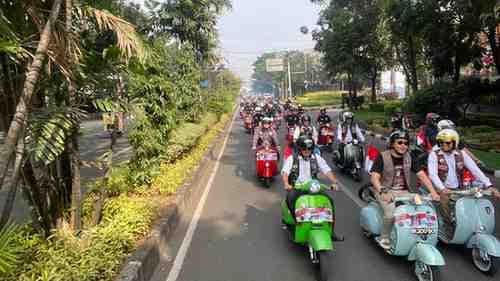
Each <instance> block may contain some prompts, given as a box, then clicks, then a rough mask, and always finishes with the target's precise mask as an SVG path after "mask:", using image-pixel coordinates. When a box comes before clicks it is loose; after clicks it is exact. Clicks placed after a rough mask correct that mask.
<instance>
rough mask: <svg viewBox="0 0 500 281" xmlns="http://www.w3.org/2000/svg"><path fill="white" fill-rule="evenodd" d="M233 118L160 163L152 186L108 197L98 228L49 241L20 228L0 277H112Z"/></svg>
mask: <svg viewBox="0 0 500 281" xmlns="http://www.w3.org/2000/svg"><path fill="white" fill-rule="evenodd" d="M229 118H230V117H229V115H228V114H226V115H223V116H222V117H221V119H220V121H219V122H218V123H217V124H216V125H215V126H214V127H213V128H212V129H210V130H209V131H208V132H207V133H206V134H204V135H202V136H201V137H200V138H199V141H198V142H197V144H196V145H195V146H194V147H193V148H192V149H191V150H190V151H189V153H186V154H185V155H184V156H183V157H182V158H180V159H179V160H177V161H175V162H174V163H164V164H162V165H161V167H160V174H159V175H158V176H157V177H156V178H154V179H153V181H152V185H151V188H142V189H141V188H139V189H138V190H137V191H136V192H135V193H133V194H130V193H129V194H126V193H123V194H121V195H119V196H116V197H112V198H110V199H109V200H108V201H107V202H106V204H105V207H104V212H103V220H102V221H103V222H102V223H101V224H99V225H98V226H95V227H89V228H87V229H85V230H83V231H82V233H80V235H79V236H75V235H73V234H72V233H71V232H70V231H65V229H64V228H62V229H59V230H58V231H56V232H54V234H53V236H52V237H51V238H50V239H48V240H45V239H44V238H43V237H42V236H40V235H39V234H36V233H34V232H33V231H32V229H30V228H28V227H27V226H26V227H25V228H24V229H23V230H21V231H19V232H17V234H16V235H15V236H14V238H13V239H11V241H10V242H9V243H10V244H11V247H10V248H11V249H15V251H16V252H17V253H16V255H17V257H18V259H17V263H16V264H15V267H14V268H13V269H12V270H10V271H9V272H7V273H0V279H1V280H5V281H14V280H20V281H35V280H64V281H94V280H95V281H97V280H100V281H106V280H112V279H113V277H114V276H115V275H116V273H117V271H118V270H119V268H120V265H121V263H122V261H123V259H124V258H125V257H126V256H127V255H128V254H130V253H131V252H132V251H133V250H134V248H135V247H136V245H137V242H138V241H139V240H140V239H141V238H143V237H144V236H145V235H146V233H147V232H148V231H149V229H150V227H151V224H152V222H153V220H154V218H155V215H156V214H157V211H158V210H159V208H160V205H161V203H162V202H163V200H164V199H165V197H166V196H168V195H169V194H172V193H174V192H175V191H176V189H177V187H179V186H180V185H181V184H182V182H184V181H185V180H186V178H187V176H189V174H190V171H192V170H193V169H194V168H195V167H196V166H197V164H198V162H199V161H200V160H201V158H202V157H203V155H204V153H205V152H206V151H207V149H208V147H209V145H210V144H211V143H212V142H213V140H214V139H215V138H216V137H217V135H218V133H219V132H220V131H222V130H223V128H224V126H225V124H226V123H227V121H228V120H229ZM126 176H127V175H126V174H121V175H119V176H118V177H126ZM115 177H116V176H115ZM116 181H117V182H120V180H116Z"/></svg>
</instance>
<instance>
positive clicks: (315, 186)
mask: <svg viewBox="0 0 500 281" xmlns="http://www.w3.org/2000/svg"><path fill="white" fill-rule="evenodd" d="M309 190H310V191H311V192H312V193H317V192H319V191H320V190H321V185H320V184H319V182H317V181H313V182H312V183H311V188H310V189H309Z"/></svg>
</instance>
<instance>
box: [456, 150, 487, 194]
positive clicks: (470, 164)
mask: <svg viewBox="0 0 500 281" xmlns="http://www.w3.org/2000/svg"><path fill="white" fill-rule="evenodd" d="M462 155H463V157H464V164H465V167H466V168H467V169H468V170H469V171H470V172H471V173H472V174H473V175H474V177H476V178H477V179H478V180H480V181H481V183H483V184H484V186H485V187H490V186H492V184H491V181H490V179H489V178H488V177H487V176H485V175H484V173H483V172H482V171H481V169H479V167H478V166H477V164H476V162H474V160H472V158H471V157H470V156H469V155H468V154H467V153H463V152H462Z"/></svg>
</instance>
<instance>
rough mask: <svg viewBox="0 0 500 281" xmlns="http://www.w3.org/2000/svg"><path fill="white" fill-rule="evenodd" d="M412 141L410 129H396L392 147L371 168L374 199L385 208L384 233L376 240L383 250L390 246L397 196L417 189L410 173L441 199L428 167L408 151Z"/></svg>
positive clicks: (434, 197) (390, 139)
mask: <svg viewBox="0 0 500 281" xmlns="http://www.w3.org/2000/svg"><path fill="white" fill-rule="evenodd" d="M409 142H410V136H409V133H408V131H406V130H398V131H395V132H393V133H392V134H391V135H390V136H389V150H386V151H384V152H382V153H381V154H380V155H378V157H377V158H376V159H375V161H374V163H373V166H372V168H371V171H370V172H371V173H370V177H371V183H372V185H373V188H374V189H375V198H376V199H377V201H378V202H379V204H380V206H381V207H382V209H383V211H384V218H383V227H382V232H381V234H380V236H379V237H377V241H378V242H379V244H380V246H381V247H382V248H384V249H389V248H390V233H391V230H392V225H393V223H394V209H395V208H396V206H395V203H394V200H393V199H394V197H395V196H405V195H410V194H411V193H410V192H416V190H413V188H411V186H410V184H411V183H410V174H411V172H413V173H415V174H416V175H417V178H418V179H419V180H421V181H422V183H423V184H424V186H425V187H426V188H427V190H428V191H429V192H430V194H431V196H432V198H433V200H439V194H438V193H437V192H436V190H435V189H434V187H433V186H432V183H431V181H430V180H429V178H428V177H427V175H426V173H425V171H424V168H425V167H424V166H422V165H421V164H420V163H419V162H418V161H415V160H414V159H412V157H411V155H410V153H409V151H408V146H409ZM410 188H411V189H410Z"/></svg>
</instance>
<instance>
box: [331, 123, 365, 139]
mask: <svg viewBox="0 0 500 281" xmlns="http://www.w3.org/2000/svg"><path fill="white" fill-rule="evenodd" d="M354 129H355V130H356V135H357V138H358V140H359V141H360V142H365V136H364V135H363V132H361V129H360V128H359V126H358V124H354ZM337 140H338V141H339V142H344V143H350V142H351V141H352V132H351V126H349V127H347V133H346V135H345V140H343V139H342V123H339V124H338V125H337Z"/></svg>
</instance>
